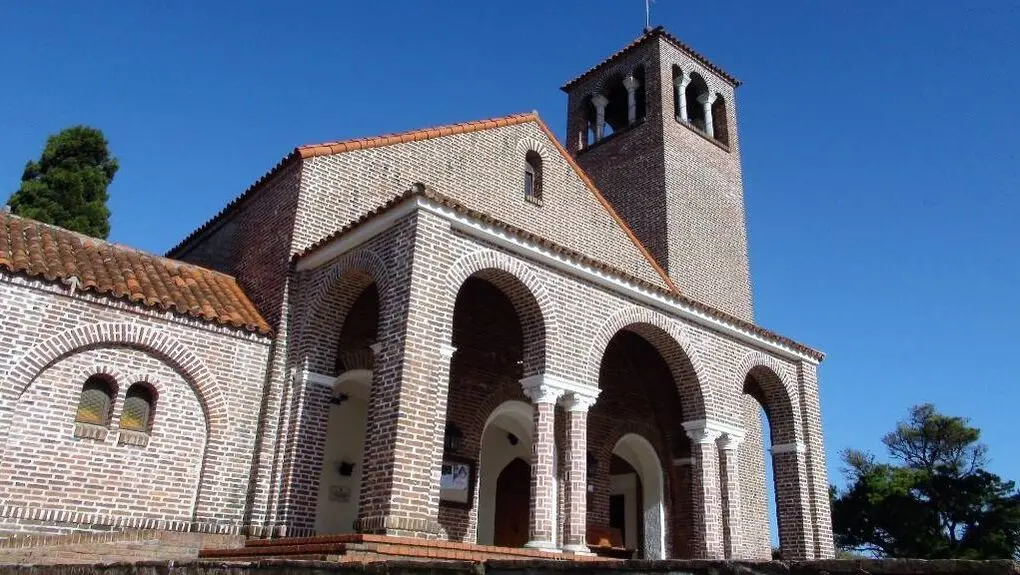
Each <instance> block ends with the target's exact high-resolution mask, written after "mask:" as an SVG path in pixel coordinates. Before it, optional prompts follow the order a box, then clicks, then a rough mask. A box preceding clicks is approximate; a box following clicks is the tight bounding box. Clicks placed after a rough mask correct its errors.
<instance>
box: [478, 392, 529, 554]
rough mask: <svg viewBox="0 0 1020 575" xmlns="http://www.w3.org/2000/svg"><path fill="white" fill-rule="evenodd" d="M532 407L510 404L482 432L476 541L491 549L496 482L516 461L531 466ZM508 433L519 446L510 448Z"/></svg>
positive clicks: (505, 405)
mask: <svg viewBox="0 0 1020 575" xmlns="http://www.w3.org/2000/svg"><path fill="white" fill-rule="evenodd" d="M532 413H533V411H532V407H531V406H530V405H528V404H527V403H524V402H522V401H508V402H505V403H503V404H501V405H500V406H499V407H497V408H496V409H494V410H493V412H492V415H490V416H489V420H488V421H487V422H486V424H485V431H484V432H482V449H481V454H480V455H479V458H478V463H479V465H478V467H479V469H480V471H479V473H478V489H477V490H476V492H477V493H478V495H477V501H476V505H477V506H478V531H477V533H476V536H475V541H476V542H477V543H479V544H481V545H492V538H493V532H494V528H495V525H496V481H497V480H498V479H499V474H500V473H501V472H502V471H503V469H505V468H506V466H507V465H508V464H509V463H510V462H511V461H513V460H514V459H515V458H517V457H520V458H521V459H523V460H524V461H527V462H529V463H530V462H531V435H532V433H531V429H532V425H534V424H533V423H532ZM507 432H510V433H513V434H514V435H516V436H517V438H518V439H519V441H518V442H517V445H510V442H509V441H507V437H506V434H507Z"/></svg>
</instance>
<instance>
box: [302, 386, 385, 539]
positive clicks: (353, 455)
mask: <svg viewBox="0 0 1020 575" xmlns="http://www.w3.org/2000/svg"><path fill="white" fill-rule="evenodd" d="M348 373H350V374H352V376H351V377H344V376H340V378H338V380H337V383H336V384H335V385H334V392H338V393H345V394H347V395H348V399H347V401H345V402H343V403H342V404H340V405H331V406H330V409H329V423H328V424H327V427H326V447H325V451H324V454H323V465H322V474H321V475H320V476H319V500H318V505H317V507H316V511H317V512H316V518H315V530H316V532H317V533H320V534H325V533H353V532H354V521H355V520H356V519H357V518H358V500H359V498H360V495H361V471H362V469H363V468H364V465H363V463H364V462H363V461H362V457H363V453H364V447H365V421H366V419H365V418H366V415H367V412H368V387H369V385H370V383H371V377H372V374H371V372H365V373H356V372H348ZM341 461H349V462H353V463H354V464H355V465H354V472H353V473H352V474H351V475H350V477H343V476H341V475H340V473H339V472H338V471H337V466H338V464H339V463H340V462H341Z"/></svg>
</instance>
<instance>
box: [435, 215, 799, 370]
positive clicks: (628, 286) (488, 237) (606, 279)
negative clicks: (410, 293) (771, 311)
mask: <svg viewBox="0 0 1020 575" xmlns="http://www.w3.org/2000/svg"><path fill="white" fill-rule="evenodd" d="M422 207H423V208H424V209H425V210H427V211H429V212H432V213H435V214H436V215H439V216H442V217H443V218H445V219H447V220H449V221H450V223H451V226H452V228H453V229H455V230H457V231H460V232H463V233H465V234H467V235H469V236H472V237H475V238H477V239H481V240H483V241H486V242H488V243H491V244H494V245H496V246H498V247H501V248H504V249H506V250H509V251H511V252H514V253H517V254H519V255H523V256H525V257H527V258H529V259H532V260H536V261H538V262H540V263H542V264H545V265H548V266H549V267H552V268H554V269H557V270H559V271H563V272H566V273H568V274H570V275H572V276H574V277H578V278H581V279H583V280H586V281H590V282H592V283H595V284H597V285H599V286H602V287H604V288H607V289H609V290H610V291H613V292H615V293H618V294H622V295H624V296H626V297H628V298H633V299H636V300H637V301H640V302H642V303H644V304H647V305H651V306H653V307H656V308H658V309H660V310H664V311H665V312H666V313H667V314H670V315H674V316H677V317H680V318H682V319H685V320H688V321H691V322H693V323H695V324H698V325H700V326H703V327H707V328H709V329H711V330H713V331H716V332H719V333H722V334H724V335H728V336H730V337H733V338H734V339H737V340H740V341H742V342H744V343H748V344H751V345H753V346H755V347H757V348H759V349H764V350H767V351H770V352H772V353H775V354H777V355H780V356H782V357H784V358H786V359H791V360H795V361H805V362H808V363H810V364H813V365H817V364H818V360H816V359H815V358H814V357H812V356H810V355H808V354H806V353H803V352H801V351H798V350H796V349H793V348H791V347H789V346H787V345H784V344H782V343H779V342H777V341H771V340H769V339H766V338H765V337H762V336H761V335H759V334H756V333H754V332H751V331H750V330H746V329H743V328H741V327H738V326H735V325H731V324H729V323H726V322H724V321H722V320H720V319H718V318H715V317H712V316H710V315H708V314H706V313H705V312H703V311H700V310H698V309H696V308H694V307H693V306H690V305H688V304H684V303H681V302H675V301H671V300H670V299H668V298H667V297H665V296H663V295H662V294H661V293H658V292H654V291H652V290H649V289H647V288H645V287H642V286H639V285H638V284H636V283H635V282H633V281H629V280H626V279H623V278H618V277H614V276H612V275H610V274H608V273H606V272H605V271H603V270H600V269H597V268H594V267H591V266H587V265H584V264H581V263H579V262H575V261H573V260H571V259H569V258H567V257H566V256H564V255H562V254H558V253H555V252H553V251H552V250H549V249H548V248H545V247H543V246H541V245H538V244H536V243H533V242H529V241H527V240H524V239H521V238H519V237H517V236H515V235H514V234H512V233H509V232H507V231H506V230H500V229H499V228H496V227H494V226H489V225H486V224H482V223H480V222H477V221H474V220H472V219H471V218H469V217H467V216H465V215H463V214H460V213H458V212H456V211H454V210H452V209H450V208H446V207H444V206H440V205H438V204H435V203H433V202H429V201H427V200H426V201H425V202H424V203H423V206H422Z"/></svg>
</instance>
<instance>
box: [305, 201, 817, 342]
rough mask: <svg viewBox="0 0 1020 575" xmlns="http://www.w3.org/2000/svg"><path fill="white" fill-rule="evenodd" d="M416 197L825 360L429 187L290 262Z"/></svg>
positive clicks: (362, 219) (360, 220)
mask: <svg viewBox="0 0 1020 575" xmlns="http://www.w3.org/2000/svg"><path fill="white" fill-rule="evenodd" d="M415 196H420V197H424V198H426V199H428V200H431V201H433V202H435V203H437V204H440V205H442V206H445V207H447V208H450V209H452V210H455V211H457V212H459V213H461V214H463V215H466V216H468V217H469V218H472V219H474V220H477V221H480V222H483V223H485V224H488V225H491V226H494V227H498V228H500V229H502V230H506V231H507V232H509V233H511V234H513V235H515V236H517V237H519V238H521V239H524V240H526V241H530V242H534V243H537V244H539V245H541V246H542V247H544V248H546V249H548V250H550V251H553V252H556V253H558V254H562V255H564V256H566V257H567V258H570V259H572V260H574V261H576V262H579V263H581V264H583V265H586V266H590V267H593V268H596V269H598V270H601V271H603V272H606V273H608V274H611V275H613V276H616V277H618V278H621V279H625V280H627V281H630V282H633V283H636V284H638V285H639V286H641V287H642V288H644V289H648V290H651V291H654V292H656V293H659V294H661V295H663V296H665V297H667V298H671V299H674V300H675V301H677V302H680V303H682V304H684V305H686V306H689V307H692V308H694V309H696V310H698V311H699V312H701V313H704V314H705V315H708V316H710V317H713V318H715V319H718V320H720V321H722V322H725V323H728V324H730V325H733V326H736V327H738V328H740V329H743V330H745V331H748V332H751V333H753V334H756V335H758V336H760V337H763V338H765V339H768V340H770V341H773V342H776V343H780V344H782V345H785V346H787V347H789V348H791V349H794V350H796V351H798V352H800V353H803V354H806V355H808V356H809V357H812V358H814V359H816V360H818V361H821V360H822V359H824V358H825V354H823V353H822V352H820V351H818V350H815V349H813V348H811V347H808V346H806V345H804V344H802V343H798V342H796V341H794V340H792V339H790V338H788V337H785V336H782V335H779V334H778V333H775V332H773V331H771V330H768V329H765V328H763V327H760V326H758V325H755V324H754V323H751V322H749V321H746V320H743V319H740V318H738V317H736V316H733V315H730V314H728V313H726V312H724V311H721V310H718V309H716V308H714V307H712V306H709V305H707V304H704V303H701V302H699V301H697V300H694V299H691V298H689V297H687V296H685V295H683V294H681V293H679V292H678V291H676V287H675V286H673V287H672V288H671V289H665V288H663V287H661V286H658V285H656V284H653V283H651V282H647V281H645V280H642V279H640V278H636V277H634V276H632V275H630V274H628V273H626V272H624V271H622V270H620V269H618V268H615V267H613V266H611V265H609V264H606V263H604V262H601V261H598V260H595V259H592V258H590V257H588V256H586V255H584V254H581V253H579V252H576V251H574V250H572V249H570V248H568V247H566V246H562V245H559V244H556V243H554V242H551V241H549V240H547V239H545V238H543V237H541V236H538V235H536V234H533V233H531V232H528V231H526V230H522V229H520V228H518V227H516V226H513V225H511V224H508V223H506V222H503V221H501V220H497V219H496V218H493V217H492V216H490V215H488V214H485V213H482V212H479V211H477V210H472V209H471V208H468V207H466V206H464V205H463V204H461V203H459V202H457V201H456V200H454V199H453V198H450V197H448V196H444V195H443V194H440V193H439V192H437V191H435V190H434V189H432V188H430V187H428V186H426V185H424V184H415V185H413V186H412V187H411V188H410V189H408V190H406V191H405V192H403V193H402V194H400V195H398V196H396V197H394V198H392V199H391V200H389V201H388V202H386V203H384V204H382V205H381V206H379V207H378V208H376V209H374V210H372V211H369V212H367V213H365V214H364V215H362V216H361V217H360V218H358V219H357V220H355V221H353V222H351V223H350V224H348V225H347V226H345V227H343V228H342V229H340V230H338V231H337V232H335V233H333V234H331V235H329V236H327V237H325V238H323V239H321V240H319V241H318V242H316V243H314V244H312V245H311V246H309V247H308V248H307V249H305V250H304V251H302V252H300V253H297V254H294V257H293V260H294V261H297V260H300V259H301V258H304V257H306V256H308V255H310V254H312V253H315V252H316V251H318V250H319V249H322V248H323V247H325V246H326V245H328V244H330V243H332V242H333V241H334V240H336V239H338V238H340V237H341V236H343V235H344V234H347V233H349V232H351V231H353V230H354V229H355V228H358V227H359V226H361V225H362V224H364V223H366V222H368V221H369V220H371V219H374V218H375V217H376V216H379V215H381V214H383V213H385V212H387V211H389V210H391V209H393V208H395V207H397V206H399V205H400V204H403V203H404V202H405V201H407V200H408V199H410V198H412V197H415Z"/></svg>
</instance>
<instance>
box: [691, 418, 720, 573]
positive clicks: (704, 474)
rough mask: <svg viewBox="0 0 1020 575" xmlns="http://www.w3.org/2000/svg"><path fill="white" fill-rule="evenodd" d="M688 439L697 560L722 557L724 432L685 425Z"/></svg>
mask: <svg viewBox="0 0 1020 575" xmlns="http://www.w3.org/2000/svg"><path fill="white" fill-rule="evenodd" d="M684 429H685V430H686V431H687V437H689V438H691V456H692V457H693V462H692V464H691V489H692V491H693V509H692V510H691V515H692V518H691V519H692V521H691V523H692V525H693V527H694V533H692V534H691V535H692V540H693V541H692V542H691V550H692V551H693V553H694V557H695V558H696V559H722V558H723V532H722V501H721V498H720V496H719V449H718V448H717V447H716V445H715V442H716V439H718V438H719V436H720V435H722V433H721V432H720V431H719V430H717V429H712V428H710V427H708V426H707V425H706V422H704V421H699V422H692V423H685V424H684Z"/></svg>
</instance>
